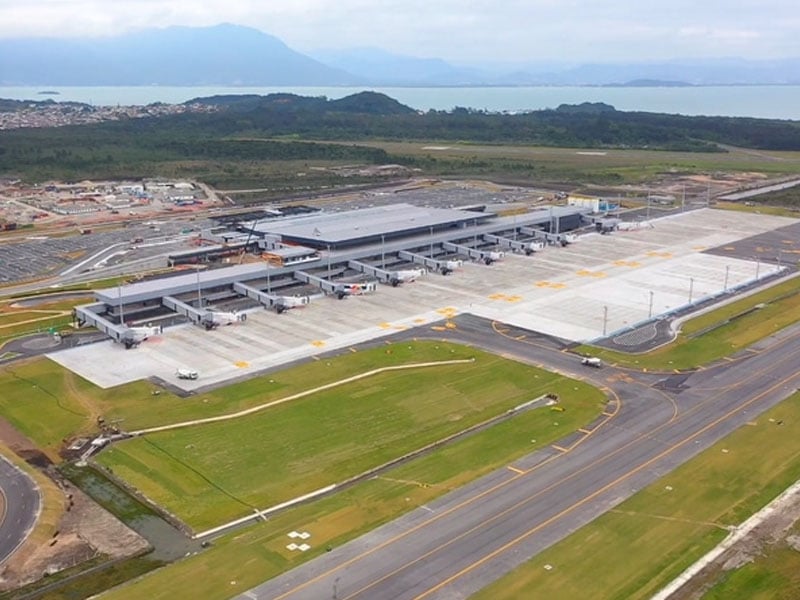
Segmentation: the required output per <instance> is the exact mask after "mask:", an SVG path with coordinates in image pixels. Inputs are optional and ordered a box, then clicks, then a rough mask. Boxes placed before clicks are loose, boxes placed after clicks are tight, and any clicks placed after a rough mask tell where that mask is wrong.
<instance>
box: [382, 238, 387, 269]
mask: <svg viewBox="0 0 800 600" xmlns="http://www.w3.org/2000/svg"><path fill="white" fill-rule="evenodd" d="M385 238H386V236H385V235H384V234H381V269H383V268H384V267H385V266H386V252H385V248H384V246H385V244H386V239H385Z"/></svg>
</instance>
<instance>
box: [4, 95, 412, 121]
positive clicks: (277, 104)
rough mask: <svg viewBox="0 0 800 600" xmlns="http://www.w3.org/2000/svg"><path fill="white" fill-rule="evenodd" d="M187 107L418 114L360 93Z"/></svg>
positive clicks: (209, 100)
mask: <svg viewBox="0 0 800 600" xmlns="http://www.w3.org/2000/svg"><path fill="white" fill-rule="evenodd" d="M0 102H1V101H0ZM186 104H209V105H213V106H220V107H225V108H226V109H228V110H229V111H232V112H251V111H260V112H270V113H280V112H285V113H297V112H303V113H305V114H306V115H309V114H313V113H317V114H323V113H352V114H356V115H382V116H392V115H409V114H415V113H416V112H417V111H416V110H414V109H413V108H411V107H409V106H406V105H405V104H401V103H400V102H398V101H397V100H395V99H394V98H390V97H389V96H387V95H386V94H380V93H378V92H359V93H357V94H351V95H349V96H345V97H344V98H339V99H338V100H329V99H328V98H325V97H324V96H299V95H297V94H285V93H278V94H268V95H266V96H259V95H256V94H246V95H241V96H208V97H203V98H193V99H191V100H188V101H187V102H186Z"/></svg>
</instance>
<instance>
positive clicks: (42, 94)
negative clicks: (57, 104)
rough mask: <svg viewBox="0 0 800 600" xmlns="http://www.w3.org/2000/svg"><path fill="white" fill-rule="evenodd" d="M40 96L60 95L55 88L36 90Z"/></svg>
mask: <svg viewBox="0 0 800 600" xmlns="http://www.w3.org/2000/svg"><path fill="white" fill-rule="evenodd" d="M38 94H39V95H40V96H60V95H61V92H57V91H55V90H42V91H41V92H38Z"/></svg>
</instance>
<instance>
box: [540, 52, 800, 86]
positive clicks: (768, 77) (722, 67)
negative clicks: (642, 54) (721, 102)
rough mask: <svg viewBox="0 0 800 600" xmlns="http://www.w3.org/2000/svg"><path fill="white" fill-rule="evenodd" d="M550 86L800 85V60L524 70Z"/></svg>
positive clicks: (694, 62) (699, 62)
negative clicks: (545, 70) (543, 70)
mask: <svg viewBox="0 0 800 600" xmlns="http://www.w3.org/2000/svg"><path fill="white" fill-rule="evenodd" d="M525 71H526V72H529V73H532V75H531V76H532V77H535V78H536V79H537V80H539V81H541V82H543V83H545V84H547V85H639V86H642V85H647V84H648V83H649V84H651V85H653V86H667V85H770V84H777V85H780V84H800V58H788V59H781V60H745V59H740V58H731V59H703V58H699V59H695V60H691V61H688V60H680V61H679V60H675V61H663V62H641V63H618V64H610V63H605V64H603V63H593V64H584V65H579V66H573V67H566V68H563V69H560V70H549V71H547V72H541V71H537V70H536V68H535V66H532V67H529V68H526V69H525Z"/></svg>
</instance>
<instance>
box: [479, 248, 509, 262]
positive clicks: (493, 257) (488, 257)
mask: <svg viewBox="0 0 800 600" xmlns="http://www.w3.org/2000/svg"><path fill="white" fill-rule="evenodd" d="M505 255H506V253H505V252H501V251H499V250H492V251H491V252H487V253H486V254H484V256H483V262H484V263H485V264H487V265H490V264H492V263H493V262H496V261H498V260H500V259H501V258H504V257H505Z"/></svg>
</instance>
